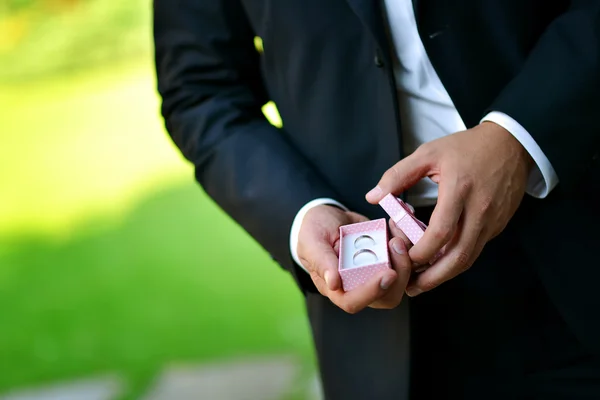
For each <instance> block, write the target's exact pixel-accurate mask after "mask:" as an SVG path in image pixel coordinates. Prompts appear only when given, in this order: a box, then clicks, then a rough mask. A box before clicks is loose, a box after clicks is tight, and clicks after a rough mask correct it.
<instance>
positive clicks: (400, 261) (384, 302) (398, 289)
mask: <svg viewBox="0 0 600 400" xmlns="http://www.w3.org/2000/svg"><path fill="white" fill-rule="evenodd" d="M389 251H390V261H391V264H392V268H393V269H394V271H396V273H397V274H398V278H397V279H396V281H395V282H394V283H393V284H392V286H391V287H390V289H389V290H388V292H387V294H385V295H384V296H383V297H382V298H381V299H379V300H378V301H376V302H374V303H372V304H371V305H370V307H371V308H387V309H389V308H395V307H397V306H398V305H399V304H400V302H401V301H402V296H403V295H404V291H405V290H406V285H407V284H408V280H409V278H410V274H411V266H412V261H411V260H410V258H409V257H408V250H407V249H406V245H405V244H404V241H403V240H402V239H400V238H397V237H396V238H393V239H392V240H390V243H389Z"/></svg>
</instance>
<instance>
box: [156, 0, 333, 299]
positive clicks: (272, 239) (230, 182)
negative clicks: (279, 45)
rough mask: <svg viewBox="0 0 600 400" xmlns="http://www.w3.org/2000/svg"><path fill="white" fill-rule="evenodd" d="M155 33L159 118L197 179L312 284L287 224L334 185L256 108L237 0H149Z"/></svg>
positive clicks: (257, 82) (255, 69)
mask: <svg viewBox="0 0 600 400" xmlns="http://www.w3.org/2000/svg"><path fill="white" fill-rule="evenodd" d="M154 40H155V57H156V69H157V77H158V90H159V93H160V95H161V96H162V99H163V103H162V114H163V116H164V119H165V124H166V127H167V130H168V132H169V134H170V135H171V137H172V139H173V141H174V142H175V144H176V145H177V146H178V147H179V149H180V150H181V152H182V153H183V155H184V156H185V157H186V158H187V159H188V160H189V161H191V162H192V163H193V164H194V166H195V174H196V179H197V180H198V182H199V183H200V184H201V186H202V187H203V188H204V190H205V191H206V192H207V193H208V195H209V196H210V197H212V199H214V201H216V203H218V204H219V206H220V207H221V208H222V209H224V210H225V212H227V213H228V214H229V215H230V216H231V217H232V218H233V219H235V220H236V221H237V222H238V223H239V224H240V225H241V226H242V227H243V228H244V229H245V230H246V231H247V232H249V233H250V235H252V237H254V239H255V240H257V241H258V242H259V243H260V244H261V245H262V246H263V247H264V248H265V249H266V250H267V251H268V252H269V253H270V254H271V256H272V258H273V259H275V260H276V261H277V262H279V264H280V265H282V266H283V267H285V268H286V269H288V270H289V271H290V272H292V274H293V275H294V277H295V278H296V279H297V280H300V282H299V283H300V285H301V286H302V287H304V285H305V284H310V282H302V281H303V280H306V279H307V277H308V275H307V274H305V273H302V274H299V273H298V272H299V271H300V270H299V267H298V266H297V265H296V263H295V262H294V261H293V260H292V257H291V254H290V249H289V237H290V228H291V226H292V222H293V220H294V217H295V216H296V213H297V212H298V210H300V209H301V208H302V206H303V205H304V204H306V203H308V202H309V201H311V200H313V199H315V198H318V197H333V198H336V197H337V195H336V193H334V191H333V190H332V189H331V188H330V187H329V186H328V185H327V184H326V183H325V182H324V181H323V179H322V178H321V177H320V176H319V175H318V173H317V172H316V171H315V170H314V168H313V167H312V166H311V165H310V164H309V163H308V162H307V160H306V159H305V158H303V157H302V155H301V154H300V153H299V152H298V151H297V150H296V149H295V148H294V146H293V145H291V144H290V142H289V141H288V140H287V139H286V134H285V132H284V131H283V130H281V129H278V128H276V127H274V126H272V125H271V124H269V122H268V121H267V120H266V119H265V117H264V115H263V114H262V112H261V106H262V105H263V104H264V103H265V102H266V101H267V96H266V91H265V89H264V85H263V81H262V79H261V71H260V59H259V57H260V55H259V54H258V52H257V51H256V49H255V47H254V33H253V31H252V29H251V27H250V25H249V22H248V20H247V16H246V15H245V12H244V10H243V8H242V6H241V5H240V4H239V1H238V0H211V1H197V0H155V1H154ZM267 51H268V49H267ZM299 275H300V276H299Z"/></svg>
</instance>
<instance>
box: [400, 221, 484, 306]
mask: <svg viewBox="0 0 600 400" xmlns="http://www.w3.org/2000/svg"><path fill="white" fill-rule="evenodd" d="M474 215H475V214H474V213H466V214H465V217H464V220H463V223H462V226H461V227H460V230H459V234H458V236H457V237H456V239H455V240H454V241H453V242H451V243H450V244H449V245H448V246H447V247H446V253H445V254H444V255H443V256H442V257H441V258H440V259H439V260H438V261H437V262H436V263H435V264H433V266H431V267H429V268H428V269H426V270H425V271H423V272H422V273H420V274H419V275H417V276H416V278H415V279H414V281H413V282H411V283H410V284H409V285H408V287H407V288H406V293H407V294H408V295H409V296H411V297H414V296H418V295H419V294H421V293H424V292H428V291H430V290H433V289H435V288H436V287H438V286H439V285H441V284H442V283H444V282H446V281H448V280H450V279H452V278H454V277H455V276H457V275H459V274H461V273H463V272H464V271H466V270H468V269H469V268H470V267H471V265H472V264H473V262H474V260H475V259H476V258H477V257H478V256H479V254H480V253H481V251H482V249H483V246H484V245H485V243H486V241H487V240H486V238H485V235H484V234H483V229H482V222H480V220H479V219H478V218H477V217H474ZM482 242H483V243H482ZM419 243H420V242H419Z"/></svg>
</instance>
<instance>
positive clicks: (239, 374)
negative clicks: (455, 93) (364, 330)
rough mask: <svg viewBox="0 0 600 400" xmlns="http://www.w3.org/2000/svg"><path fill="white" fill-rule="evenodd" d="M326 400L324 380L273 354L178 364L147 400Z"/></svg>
mask: <svg viewBox="0 0 600 400" xmlns="http://www.w3.org/2000/svg"><path fill="white" fill-rule="evenodd" d="M124 388H125V384H124V382H123V381H122V380H121V379H119V378H118V377H116V376H104V377H97V378H92V379H85V380H77V381H73V382H68V383H63V384H54V385H49V386H40V387H37V388H31V389H25V390H18V391H13V392H10V393H7V394H5V395H0V400H117V399H118V398H119V397H120V396H121V395H122V394H123V393H124ZM291 393H293V394H299V393H300V394H303V395H305V396H306V398H305V400H322V399H323V395H322V392H321V386H320V381H319V378H318V377H317V376H316V375H315V376H313V377H312V378H311V379H309V380H308V381H307V380H306V379H305V378H302V377H301V376H300V367H299V363H298V362H297V360H296V359H295V358H293V357H289V356H269V357H261V358H246V359H234V360H228V361H221V362H216V363H212V364H200V365H173V366H171V367H168V368H166V369H165V370H164V372H163V373H161V374H160V375H159V376H158V378H157V379H156V381H155V382H154V384H152V385H151V386H150V388H149V389H148V391H147V394H146V395H144V396H142V399H141V400H197V399H207V400H208V399H210V400H280V399H282V398H285V397H286V396H287V395H289V394H291Z"/></svg>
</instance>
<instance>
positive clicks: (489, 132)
mask: <svg viewBox="0 0 600 400" xmlns="http://www.w3.org/2000/svg"><path fill="white" fill-rule="evenodd" d="M532 166H533V160H532V159H531V157H530V156H529V154H528V153H527V151H526V150H525V149H524V148H523V146H522V145H521V144H520V143H519V142H518V141H517V140H516V139H515V138H514V136H512V135H511V134H510V132H508V131H507V130H506V129H504V128H502V127H501V126H499V125H496V124H494V123H492V122H484V123H483V124H481V125H478V126H476V127H475V128H472V129H468V130H466V131H462V132H458V133H455V134H452V135H449V136H445V137H443V138H440V139H437V140H434V141H432V142H429V143H426V144H424V145H422V146H420V147H419V148H418V149H417V150H416V151H415V152H414V153H413V154H411V155H410V156H408V157H406V158H404V159H403V160H401V161H400V162H398V163H397V164H396V165H394V166H393V167H392V168H390V169H389V170H387V171H386V172H385V174H384V175H383V177H382V178H381V180H380V181H379V184H378V185H377V187H376V188H375V189H373V190H372V191H371V192H369V193H368V194H367V201H369V202H370V203H372V204H377V203H378V202H379V201H380V200H381V199H382V198H383V197H384V196H385V195H386V194H388V193H394V194H399V193H401V192H403V191H405V190H407V189H408V188H410V187H411V186H413V185H414V184H415V183H417V182H418V181H419V180H420V179H421V178H423V177H429V178H430V179H431V180H433V181H434V182H436V183H437V184H438V185H439V193H438V202H437V205H436V207H435V209H434V211H433V214H432V216H431V220H430V224H429V227H428V228H427V229H426V231H425V234H424V235H423V238H422V239H421V240H420V241H419V242H418V243H417V244H416V245H415V246H413V247H412V248H411V249H410V251H409V255H410V258H411V259H412V261H413V262H414V263H415V264H416V265H417V266H418V265H426V264H427V263H428V262H429V261H430V260H432V259H433V258H434V256H435V255H436V254H437V253H438V252H439V251H440V250H441V249H442V247H444V246H446V248H445V249H444V255H443V257H442V258H440V259H439V260H437V261H436V263H435V264H434V265H433V266H431V267H430V268H428V269H427V270H425V271H424V272H422V273H420V274H418V275H417V276H416V278H414V279H413V280H412V282H411V283H410V285H409V286H408V288H407V293H408V295H409V296H416V295H419V294H421V293H423V292H427V291H430V290H432V289H434V288H436V287H437V286H439V285H440V284H442V283H444V282H446V281H447V280H450V279H452V278H454V277H455V276H457V275H459V274H460V273H462V272H464V271H466V270H467V269H469V268H470V267H471V265H473V263H474V261H475V260H476V259H477V257H478V256H479V254H480V253H481V251H482V250H483V247H484V246H485V244H486V243H487V242H488V241H490V240H491V239H492V238H494V237H495V236H497V235H498V234H499V233H500V232H502V231H503V230H504V228H505V227H506V225H507V224H508V222H509V220H510V219H511V218H512V216H513V215H514V213H515V212H516V210H517V208H518V207H519V204H520V202H521V200H522V198H523V195H524V193H525V188H526V185H527V177H528V174H529V171H530V169H531V167H532Z"/></svg>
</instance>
